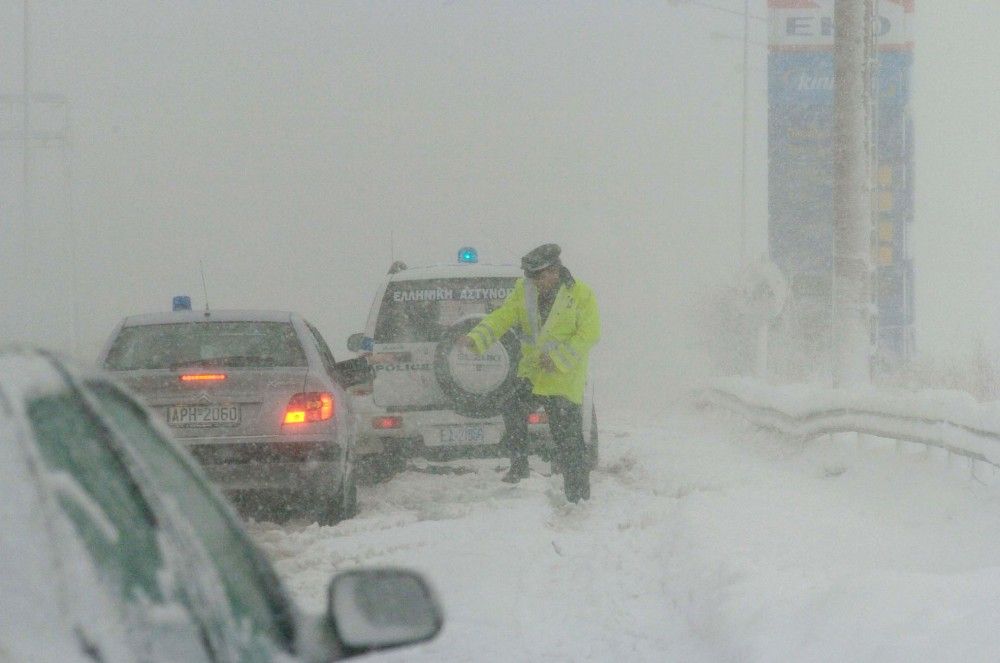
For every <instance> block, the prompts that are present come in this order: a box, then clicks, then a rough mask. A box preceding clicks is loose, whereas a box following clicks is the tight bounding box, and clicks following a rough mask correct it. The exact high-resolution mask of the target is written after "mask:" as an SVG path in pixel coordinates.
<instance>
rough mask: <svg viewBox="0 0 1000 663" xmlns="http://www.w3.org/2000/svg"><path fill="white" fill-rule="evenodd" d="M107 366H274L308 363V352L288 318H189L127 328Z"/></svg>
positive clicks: (116, 340)
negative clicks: (264, 319) (215, 320)
mask: <svg viewBox="0 0 1000 663" xmlns="http://www.w3.org/2000/svg"><path fill="white" fill-rule="evenodd" d="M104 365H105V368H108V369H111V370H114V371H133V370H139V369H154V368H180V367H185V366H188V367H190V366H218V367H227V368H269V367H276V366H282V367H286V366H305V365H306V356H305V353H304V352H303V350H302V345H301V343H299V339H298V336H297V335H296V334H295V328H294V327H292V325H291V323H288V322H243V321H241V322H185V323H171V324H163V325H143V326H136V327H125V328H123V329H122V331H121V333H120V334H119V335H118V337H117V338H116V339H115V342H114V344H113V345H112V346H111V351H110V352H109V353H108V358H107V359H106V360H105V364H104Z"/></svg>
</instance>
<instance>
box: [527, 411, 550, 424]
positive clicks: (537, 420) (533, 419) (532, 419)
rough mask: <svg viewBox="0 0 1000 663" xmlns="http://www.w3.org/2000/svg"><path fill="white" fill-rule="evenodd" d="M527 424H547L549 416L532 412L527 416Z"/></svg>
mask: <svg viewBox="0 0 1000 663" xmlns="http://www.w3.org/2000/svg"><path fill="white" fill-rule="evenodd" d="M528 423H529V424H547V423H549V415H547V414H545V413H544V412H532V413H531V414H529V415H528Z"/></svg>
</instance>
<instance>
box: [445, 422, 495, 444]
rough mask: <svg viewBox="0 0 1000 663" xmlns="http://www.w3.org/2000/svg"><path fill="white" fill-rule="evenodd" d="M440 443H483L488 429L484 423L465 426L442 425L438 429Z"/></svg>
mask: <svg viewBox="0 0 1000 663" xmlns="http://www.w3.org/2000/svg"><path fill="white" fill-rule="evenodd" d="M438 436H439V437H438V443H439V444H483V443H485V442H486V430H485V426H483V424H469V425H465V426H442V427H441V428H439V429H438Z"/></svg>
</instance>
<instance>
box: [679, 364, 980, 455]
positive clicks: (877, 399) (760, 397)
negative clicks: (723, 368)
mask: <svg viewBox="0 0 1000 663" xmlns="http://www.w3.org/2000/svg"><path fill="white" fill-rule="evenodd" d="M698 403H699V404H700V405H707V406H714V407H718V408H722V409H725V410H728V411H730V412H733V413H736V414H738V415H740V416H742V417H744V418H745V419H747V420H748V421H750V422H751V423H753V424H754V425H756V426H760V427H762V428H767V429H770V430H774V431H777V432H779V433H781V434H783V435H787V436H791V437H796V438H801V439H811V438H814V437H818V436H820V435H827V434H836V433H858V434H861V435H871V436H875V437H880V438H887V439H890V440H897V441H905V442H914V443H917V444H923V445H926V446H929V447H937V448H940V449H944V450H946V451H948V452H949V453H952V454H956V455H958V456H964V457H966V458H969V459H970V460H971V461H979V462H983V463H987V464H989V465H992V466H993V467H994V468H1000V403H989V404H980V403H975V402H974V401H973V399H972V397H971V396H968V395H965V394H960V393H958V392H924V393H908V392H895V391H883V390H877V389H873V388H872V389H857V390H848V389H822V388H818V387H805V386H797V387H796V386H788V387H779V386H771V385H766V384H764V383H761V382H757V381H753V380H747V379H727V380H720V381H718V382H717V383H716V384H714V385H713V386H711V387H709V388H708V389H705V390H704V391H702V392H701V393H700V394H699V396H698Z"/></svg>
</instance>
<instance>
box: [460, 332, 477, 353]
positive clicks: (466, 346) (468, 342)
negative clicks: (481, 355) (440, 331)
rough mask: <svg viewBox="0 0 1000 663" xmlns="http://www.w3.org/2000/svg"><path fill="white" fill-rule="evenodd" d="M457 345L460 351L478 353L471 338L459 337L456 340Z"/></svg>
mask: <svg viewBox="0 0 1000 663" xmlns="http://www.w3.org/2000/svg"><path fill="white" fill-rule="evenodd" d="M455 345H456V346H457V347H458V348H459V349H461V350H465V351H467V352H475V351H476V344H475V343H473V342H472V339H471V338H469V337H468V336H466V335H463V336H459V337H458V339H456V340H455Z"/></svg>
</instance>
